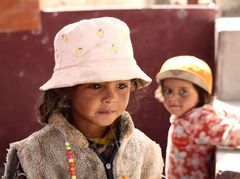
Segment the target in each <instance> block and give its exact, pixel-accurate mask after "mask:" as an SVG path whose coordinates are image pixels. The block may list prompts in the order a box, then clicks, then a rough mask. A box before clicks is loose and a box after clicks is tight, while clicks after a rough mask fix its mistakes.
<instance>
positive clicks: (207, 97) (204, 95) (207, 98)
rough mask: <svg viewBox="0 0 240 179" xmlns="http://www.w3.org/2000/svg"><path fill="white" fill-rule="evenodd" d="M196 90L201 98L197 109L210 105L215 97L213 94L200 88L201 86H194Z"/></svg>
mask: <svg viewBox="0 0 240 179" xmlns="http://www.w3.org/2000/svg"><path fill="white" fill-rule="evenodd" d="M193 86H194V88H195V89H196V91H197V93H198V97H199V102H198V104H197V106H196V107H201V106H203V105H205V104H210V103H211V102H212V100H213V97H212V95H211V94H209V93H208V92H207V91H205V90H204V89H202V88H200V87H199V86H197V85H195V84H193Z"/></svg>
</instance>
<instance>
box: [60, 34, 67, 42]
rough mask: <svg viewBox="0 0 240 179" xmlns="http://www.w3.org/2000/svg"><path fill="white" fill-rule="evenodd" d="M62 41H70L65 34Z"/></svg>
mask: <svg viewBox="0 0 240 179" xmlns="http://www.w3.org/2000/svg"><path fill="white" fill-rule="evenodd" d="M61 37H62V41H64V42H66V41H67V40H68V38H67V36H66V35H65V34H62V36H61Z"/></svg>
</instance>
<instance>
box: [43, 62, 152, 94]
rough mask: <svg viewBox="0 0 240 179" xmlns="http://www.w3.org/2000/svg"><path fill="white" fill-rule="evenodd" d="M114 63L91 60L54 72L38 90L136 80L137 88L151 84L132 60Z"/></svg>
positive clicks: (149, 79)
mask: <svg viewBox="0 0 240 179" xmlns="http://www.w3.org/2000/svg"><path fill="white" fill-rule="evenodd" d="M116 61H117V62H116ZM116 61H115V60H113V59H109V60H92V62H94V63H86V64H84V63H82V64H81V65H75V66H70V67H67V68H64V69H58V70H55V71H54V73H53V75H52V77H51V78H50V80H48V81H47V82H46V83H45V84H44V85H42V86H41V87H40V90H42V91H46V90H49V89H54V88H63V87H72V86H76V85H78V84H85V83H99V82H109V81H118V80H131V79H137V83H138V88H142V87H145V86H147V85H149V84H150V83H151V81H152V80H151V78H150V77H149V76H147V75H146V74H145V73H144V72H143V71H142V70H141V68H140V67H139V66H138V65H137V64H136V63H135V61H134V60H129V59H116ZM116 65H117V66H116ZM66 74H67V75H66Z"/></svg>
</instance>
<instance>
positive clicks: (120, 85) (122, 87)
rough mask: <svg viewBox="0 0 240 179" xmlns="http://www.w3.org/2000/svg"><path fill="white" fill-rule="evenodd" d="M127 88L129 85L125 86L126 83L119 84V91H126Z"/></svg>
mask: <svg viewBox="0 0 240 179" xmlns="http://www.w3.org/2000/svg"><path fill="white" fill-rule="evenodd" d="M127 87H128V85H127V84H125V83H119V84H117V88H119V89H124V88H127Z"/></svg>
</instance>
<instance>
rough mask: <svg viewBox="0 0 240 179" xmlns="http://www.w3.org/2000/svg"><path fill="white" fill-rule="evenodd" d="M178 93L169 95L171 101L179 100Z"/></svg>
mask: <svg viewBox="0 0 240 179" xmlns="http://www.w3.org/2000/svg"><path fill="white" fill-rule="evenodd" d="M178 97H179V96H178V94H177V93H172V94H171V96H169V100H170V101H177V100H178Z"/></svg>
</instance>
